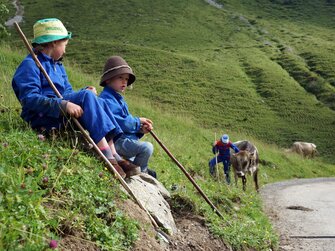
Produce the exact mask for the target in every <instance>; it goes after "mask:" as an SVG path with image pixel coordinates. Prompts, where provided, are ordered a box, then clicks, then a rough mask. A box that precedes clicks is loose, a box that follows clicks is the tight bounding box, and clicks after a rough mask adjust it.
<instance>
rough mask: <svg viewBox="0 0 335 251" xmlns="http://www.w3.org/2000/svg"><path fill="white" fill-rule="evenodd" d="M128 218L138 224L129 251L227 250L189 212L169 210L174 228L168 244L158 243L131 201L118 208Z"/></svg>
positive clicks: (201, 219)
mask: <svg viewBox="0 0 335 251" xmlns="http://www.w3.org/2000/svg"><path fill="white" fill-rule="evenodd" d="M118 206H119V207H120V208H121V209H122V210H123V211H125V212H126V214H127V215H128V216H129V217H131V218H132V219H136V220H137V221H138V222H139V226H140V233H139V239H138V240H137V241H136V243H135V245H134V247H133V248H132V249H131V250H132V251H218V250H220V251H227V250H231V248H229V247H228V246H227V245H226V244H225V243H224V242H223V241H222V240H221V239H217V238H215V237H214V236H213V235H212V234H211V233H210V231H209V229H208V227H207V225H206V222H205V219H204V218H203V217H201V216H199V215H195V214H193V213H192V212H191V210H182V211H180V210H176V209H173V208H172V211H173V216H174V219H175V222H176V226H177V228H178V231H177V233H175V234H174V235H173V236H171V237H170V243H169V244H167V243H165V242H164V241H162V240H161V241H158V240H157V239H156V233H155V230H154V229H153V228H152V227H151V222H150V219H149V218H148V216H147V215H146V213H145V212H144V211H143V210H142V209H140V208H139V207H138V205H137V204H135V203H134V202H133V201H132V200H127V201H125V202H124V201H123V202H122V204H119V205H118Z"/></svg>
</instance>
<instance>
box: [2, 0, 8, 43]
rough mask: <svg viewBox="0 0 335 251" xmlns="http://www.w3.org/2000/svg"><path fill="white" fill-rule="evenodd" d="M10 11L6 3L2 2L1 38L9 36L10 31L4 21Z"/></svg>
mask: <svg viewBox="0 0 335 251" xmlns="http://www.w3.org/2000/svg"><path fill="white" fill-rule="evenodd" d="M8 12H9V10H8V9H7V7H6V5H5V4H3V3H0V38H5V37H8V36H9V33H8V31H7V29H6V27H5V26H4V22H5V20H6V17H7V14H8Z"/></svg>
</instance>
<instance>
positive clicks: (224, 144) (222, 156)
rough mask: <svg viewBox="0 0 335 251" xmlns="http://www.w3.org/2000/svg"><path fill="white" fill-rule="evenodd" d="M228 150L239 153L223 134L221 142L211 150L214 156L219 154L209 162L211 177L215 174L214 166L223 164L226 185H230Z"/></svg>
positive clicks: (216, 143)
mask: <svg viewBox="0 0 335 251" xmlns="http://www.w3.org/2000/svg"><path fill="white" fill-rule="evenodd" d="M230 148H232V149H234V151H235V153H238V152H239V151H240V150H239V149H238V147H237V146H236V145H234V144H233V143H232V142H231V141H229V136H228V135H227V134H224V135H223V136H222V137H221V140H218V141H216V142H215V144H214V146H213V148H212V151H213V153H214V154H217V153H219V154H218V156H217V157H215V158H213V159H211V160H210V161H209V172H210V174H211V175H213V176H214V174H215V170H214V167H215V165H216V164H218V163H220V162H223V167H224V168H223V170H224V174H225V177H226V182H227V183H228V184H230V176H229V171H230Z"/></svg>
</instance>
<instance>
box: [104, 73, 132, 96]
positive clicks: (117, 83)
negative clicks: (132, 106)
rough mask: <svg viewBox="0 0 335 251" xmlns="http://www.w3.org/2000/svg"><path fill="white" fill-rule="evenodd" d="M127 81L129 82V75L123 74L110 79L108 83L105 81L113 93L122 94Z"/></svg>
mask: <svg viewBox="0 0 335 251" xmlns="http://www.w3.org/2000/svg"><path fill="white" fill-rule="evenodd" d="M128 80H129V74H128V73H124V74H120V75H117V76H115V77H113V78H112V79H110V80H109V81H107V85H108V86H109V87H110V88H112V89H113V90H114V91H116V92H120V93H123V92H124V91H125V90H126V88H127V84H128Z"/></svg>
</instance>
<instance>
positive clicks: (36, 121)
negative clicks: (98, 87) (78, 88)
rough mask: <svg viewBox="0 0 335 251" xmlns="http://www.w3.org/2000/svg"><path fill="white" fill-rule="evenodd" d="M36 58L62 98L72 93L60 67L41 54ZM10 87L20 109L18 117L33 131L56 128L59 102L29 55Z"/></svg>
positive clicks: (58, 63)
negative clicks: (40, 128) (18, 102)
mask: <svg viewBox="0 0 335 251" xmlns="http://www.w3.org/2000/svg"><path fill="white" fill-rule="evenodd" d="M37 57H38V59H39V60H40V62H41V64H42V66H43V67H44V69H45V70H46V72H47V73H48V74H49V76H50V78H51V80H52V81H53V83H54V84H55V86H56V88H57V89H58V91H59V92H60V93H61V94H62V95H63V94H66V93H69V92H72V91H73V90H72V87H71V85H70V83H69V81H68V77H67V75H66V72H65V69H64V66H63V65H62V63H60V62H59V61H54V60H53V59H52V58H51V57H49V56H48V55H46V54H43V53H38V56H37ZM12 87H13V89H14V92H15V95H16V97H17V98H18V100H19V101H20V103H21V105H22V113H21V117H22V118H23V119H24V120H25V121H27V122H28V123H30V125H31V127H32V128H39V127H45V128H46V129H50V128H51V127H59V125H60V115H61V108H60V107H61V106H60V104H61V100H62V99H60V98H58V97H57V96H56V94H55V93H54V91H53V90H52V88H51V87H50V85H49V83H48V81H47V80H46V78H45V77H44V75H43V74H42V72H41V71H40V69H39V68H38V67H37V65H36V63H35V62H34V60H33V58H32V56H31V55H28V56H27V57H26V58H25V59H24V60H23V61H22V63H21V64H20V65H19V67H18V68H17V70H16V72H15V74H14V77H13V80H12Z"/></svg>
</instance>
